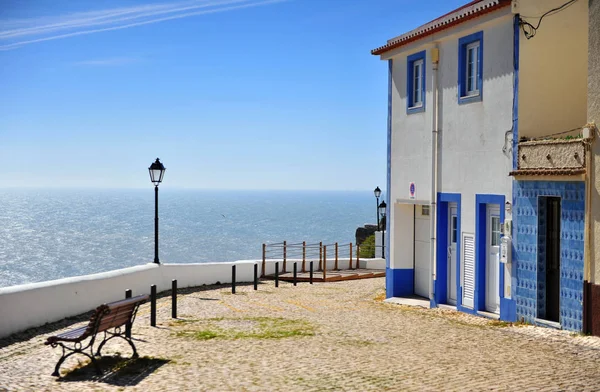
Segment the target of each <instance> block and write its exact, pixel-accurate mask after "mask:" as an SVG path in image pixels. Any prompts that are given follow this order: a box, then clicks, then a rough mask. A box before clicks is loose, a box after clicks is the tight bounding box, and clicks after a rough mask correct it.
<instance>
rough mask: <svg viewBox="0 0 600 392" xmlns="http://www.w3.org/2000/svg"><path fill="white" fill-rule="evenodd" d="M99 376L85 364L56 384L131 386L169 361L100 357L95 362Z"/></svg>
mask: <svg viewBox="0 0 600 392" xmlns="http://www.w3.org/2000/svg"><path fill="white" fill-rule="evenodd" d="M96 361H97V362H98V366H99V367H100V371H101V374H98V373H96V368H95V366H94V365H93V364H92V363H91V362H90V361H88V362H86V363H85V364H84V365H83V366H81V367H78V368H76V369H74V370H71V371H68V373H66V374H65V375H63V376H62V377H61V378H59V379H58V380H57V382H81V381H95V382H103V383H105V384H110V385H116V386H132V385H137V384H139V382H140V381H142V380H143V379H145V378H146V377H148V376H149V375H150V374H152V373H153V372H154V371H156V369H158V368H160V367H161V366H163V365H166V364H167V363H169V362H170V360H169V359H163V358H152V357H140V358H133V359H130V358H122V357H120V356H107V357H101V358H98V359H97V360H96Z"/></svg>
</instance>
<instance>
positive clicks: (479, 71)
mask: <svg viewBox="0 0 600 392" xmlns="http://www.w3.org/2000/svg"><path fill="white" fill-rule="evenodd" d="M482 97H483V31H479V32H477V33H473V34H471V35H467V36H466V37H463V38H461V39H459V40H458V103H459V104H465V103H470V102H478V101H481V100H482Z"/></svg>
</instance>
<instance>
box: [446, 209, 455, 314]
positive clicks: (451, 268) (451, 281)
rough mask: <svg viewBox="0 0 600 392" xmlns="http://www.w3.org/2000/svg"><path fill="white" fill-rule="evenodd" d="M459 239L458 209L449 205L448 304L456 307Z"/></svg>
mask: <svg viewBox="0 0 600 392" xmlns="http://www.w3.org/2000/svg"><path fill="white" fill-rule="evenodd" d="M457 239H458V208H457V205H456V203H450V204H449V205H448V269H447V271H448V303H449V304H452V305H456V241H457Z"/></svg>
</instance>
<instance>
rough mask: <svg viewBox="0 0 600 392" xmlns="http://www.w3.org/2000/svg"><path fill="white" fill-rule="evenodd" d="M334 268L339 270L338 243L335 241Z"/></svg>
mask: <svg viewBox="0 0 600 392" xmlns="http://www.w3.org/2000/svg"><path fill="white" fill-rule="evenodd" d="M333 269H334V270H336V271H337V270H339V268H338V243H337V242H336V243H335V266H334V267H333Z"/></svg>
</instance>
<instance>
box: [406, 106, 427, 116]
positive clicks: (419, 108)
mask: <svg viewBox="0 0 600 392" xmlns="http://www.w3.org/2000/svg"><path fill="white" fill-rule="evenodd" d="M424 111H425V105H421V106H412V107H408V108H406V114H413V113H422V112H424Z"/></svg>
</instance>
